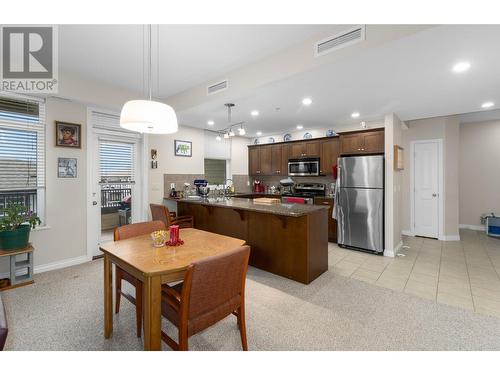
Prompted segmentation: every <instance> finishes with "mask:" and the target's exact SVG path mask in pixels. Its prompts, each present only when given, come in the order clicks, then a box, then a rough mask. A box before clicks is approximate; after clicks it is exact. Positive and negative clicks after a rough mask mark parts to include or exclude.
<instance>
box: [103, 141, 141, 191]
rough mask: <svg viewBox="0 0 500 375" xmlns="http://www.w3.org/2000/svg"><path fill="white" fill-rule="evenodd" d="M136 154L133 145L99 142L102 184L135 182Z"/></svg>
mask: <svg viewBox="0 0 500 375" xmlns="http://www.w3.org/2000/svg"><path fill="white" fill-rule="evenodd" d="M134 154H135V147H134V144H132V143H122V142H112V141H99V166H100V182H103V183H109V182H132V181H134Z"/></svg>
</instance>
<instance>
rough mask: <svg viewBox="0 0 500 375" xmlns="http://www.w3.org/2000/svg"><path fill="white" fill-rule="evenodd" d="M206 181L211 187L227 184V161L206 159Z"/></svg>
mask: <svg viewBox="0 0 500 375" xmlns="http://www.w3.org/2000/svg"><path fill="white" fill-rule="evenodd" d="M205 179H206V180H207V181H208V183H209V185H222V184H224V183H225V182H226V161H225V160H219V159H205Z"/></svg>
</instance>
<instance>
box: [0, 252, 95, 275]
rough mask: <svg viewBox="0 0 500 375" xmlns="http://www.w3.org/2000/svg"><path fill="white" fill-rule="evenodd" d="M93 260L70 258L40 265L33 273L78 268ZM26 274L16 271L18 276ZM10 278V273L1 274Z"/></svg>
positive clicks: (85, 257)
mask: <svg viewBox="0 0 500 375" xmlns="http://www.w3.org/2000/svg"><path fill="white" fill-rule="evenodd" d="M91 260H92V259H89V258H88V257H87V256H86V255H83V256H80V257H76V258H70V259H64V260H60V261H57V262H52V263H47V264H40V265H38V266H35V267H34V269H33V273H35V274H36V273H43V272H47V271H54V270H58V269H61V268H66V267H70V266H76V265H77V264H82V263H86V262H89V261H91ZM24 273H25V270H24V269H22V268H21V269H19V270H17V271H16V275H23V274H24ZM6 277H10V274H9V273H8V272H4V273H0V278H1V279H3V278H6Z"/></svg>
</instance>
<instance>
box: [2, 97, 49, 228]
mask: <svg viewBox="0 0 500 375" xmlns="http://www.w3.org/2000/svg"><path fill="white" fill-rule="evenodd" d="M2 96H5V97H7V98H12V99H20V100H30V101H34V102H38V105H39V114H40V113H42V114H43V116H41V121H40V124H41V125H42V128H43V130H42V132H43V135H44V139H43V143H42V147H43V160H42V164H43V181H44V184H43V187H37V188H36V189H34V190H36V204H37V207H36V214H37V216H38V217H39V218H40V221H41V222H42V223H41V225H39V226H37V227H36V228H35V229H34V230H41V229H47V228H48V224H47V217H46V210H45V206H46V200H47V140H48V139H49V137H50V136H51V134H48V133H49V129H48V128H47V110H46V100H45V99H44V98H39V97H36V96H29V95H23V94H17V93H12V92H8V93H5V94H4V92H2ZM37 147H38V145H37ZM37 179H38V171H37Z"/></svg>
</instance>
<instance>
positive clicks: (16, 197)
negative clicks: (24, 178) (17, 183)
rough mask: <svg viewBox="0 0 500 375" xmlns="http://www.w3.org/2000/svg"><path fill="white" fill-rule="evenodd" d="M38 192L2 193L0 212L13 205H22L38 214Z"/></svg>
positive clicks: (0, 194)
mask: <svg viewBox="0 0 500 375" xmlns="http://www.w3.org/2000/svg"><path fill="white" fill-rule="evenodd" d="M36 202H37V200H36V190H22V191H17V190H11V191H0V210H3V209H4V208H6V207H7V206H9V205H12V204H21V205H23V206H26V207H28V208H29V209H30V210H32V211H34V212H37V205H36Z"/></svg>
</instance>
